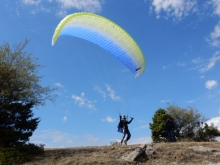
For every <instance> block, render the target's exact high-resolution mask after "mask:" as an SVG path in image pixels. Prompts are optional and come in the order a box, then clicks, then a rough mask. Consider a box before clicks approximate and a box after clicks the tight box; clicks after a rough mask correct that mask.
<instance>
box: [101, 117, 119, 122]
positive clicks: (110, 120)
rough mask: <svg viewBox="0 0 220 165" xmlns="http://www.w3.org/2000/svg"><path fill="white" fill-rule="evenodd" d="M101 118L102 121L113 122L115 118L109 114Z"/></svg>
mask: <svg viewBox="0 0 220 165" xmlns="http://www.w3.org/2000/svg"><path fill="white" fill-rule="evenodd" d="M101 120H102V121H104V122H109V123H113V122H115V121H116V119H114V118H112V117H110V116H106V118H105V119H101Z"/></svg>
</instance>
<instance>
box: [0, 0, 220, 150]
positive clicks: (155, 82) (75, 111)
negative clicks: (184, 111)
mask: <svg viewBox="0 0 220 165" xmlns="http://www.w3.org/2000/svg"><path fill="white" fill-rule="evenodd" d="M83 11H87V12H92V13H96V14H99V15H101V16H104V17H106V18H108V19H110V20H112V21H113V22H115V23H117V24H118V25H119V26H121V27H122V28H124V29H125V30H126V31H127V32H128V33H129V34H130V35H131V36H132V37H133V38H134V39H135V41H136V42H137V43H138V45H139V46H140V48H141V49H142V51H143V53H144V56H145V59H146V62H147V65H146V70H145V72H144V74H143V75H141V76H140V77H138V78H136V79H135V78H133V76H132V75H131V74H130V73H129V72H128V71H127V70H126V68H125V67H124V66H123V65H121V63H120V62H118V61H117V60H115V59H114V58H112V56H111V54H109V53H108V52H106V51H105V50H102V49H101V48H99V47H98V46H96V45H93V44H91V43H89V42H88V41H84V40H80V39H77V38H74V37H60V38H59V39H58V41H57V43H56V44H55V45H54V46H51V40H52V36H53V33H54V30H55V28H56V26H57V25H58V23H59V22H60V21H61V20H62V19H63V18H64V17H65V16H66V15H69V14H72V13H76V12H83ZM219 18H220V1H219V0H205V1H204V0H129V1H128V0H120V1H119V0H109V1H108V0H13V1H8V0H1V2H0V20H1V26H0V34H1V35H0V41H1V43H3V42H4V41H8V42H9V43H10V44H15V43H19V42H22V41H24V39H25V38H27V39H29V40H31V42H30V43H29V45H28V46H27V48H26V50H27V51H29V52H31V53H33V56H34V57H37V58H39V63H40V64H42V65H45V66H46V67H45V68H43V69H41V70H40V71H39V74H41V75H43V76H44V78H43V79H42V85H45V86H46V85H50V86H51V87H58V90H57V91H56V94H57V95H58V97H57V100H56V102H55V103H54V104H53V103H51V102H47V103H46V105H45V106H43V107H38V108H37V109H34V113H35V116H36V117H40V118H41V122H40V124H39V126H38V128H37V130H36V131H35V132H34V135H33V137H32V138H31V142H35V143H43V144H46V147H74V146H88V145H109V144H110V142H113V141H115V140H119V139H120V138H121V134H120V133H118V132H117V131H116V126H117V124H118V115H119V112H120V113H121V114H126V115H127V113H128V115H129V117H130V116H131V117H134V121H133V122H132V123H131V124H130V125H129V128H130V131H131V134H132V136H131V140H130V141H129V144H135V143H147V142H150V141H151V138H150V136H151V132H150V129H149V123H150V122H152V116H153V115H154V112H155V111H156V110H157V109H158V108H166V106H167V102H169V103H175V104H177V105H178V106H180V107H187V106H193V107H196V108H197V109H198V110H199V112H201V113H202V114H203V115H204V116H205V117H207V118H208V119H213V121H215V123H218V124H219V123H220V122H219V120H220V118H219V111H220V85H219V83H220V76H219V69H220V51H219V46H220V22H219ZM116 71H117V73H115V72H116ZM211 121H212V120H211ZM219 125H220V124H219Z"/></svg>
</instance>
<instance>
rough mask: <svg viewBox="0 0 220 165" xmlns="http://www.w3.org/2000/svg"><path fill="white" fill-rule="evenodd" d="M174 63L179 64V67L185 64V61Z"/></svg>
mask: <svg viewBox="0 0 220 165" xmlns="http://www.w3.org/2000/svg"><path fill="white" fill-rule="evenodd" d="M176 65H177V66H180V67H183V66H185V65H186V64H185V62H178V63H177V64H176Z"/></svg>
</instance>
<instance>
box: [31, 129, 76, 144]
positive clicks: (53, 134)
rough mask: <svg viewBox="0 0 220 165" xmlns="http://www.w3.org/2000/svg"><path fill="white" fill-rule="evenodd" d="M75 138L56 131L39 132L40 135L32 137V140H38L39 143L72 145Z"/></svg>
mask: <svg viewBox="0 0 220 165" xmlns="http://www.w3.org/2000/svg"><path fill="white" fill-rule="evenodd" d="M75 137H76V136H72V135H70V134H67V133H62V132H60V131H57V130H45V131H41V132H40V134H38V135H34V136H33V139H38V140H40V141H45V140H49V141H52V142H53V143H60V142H67V143H72V142H73V139H74V138H75Z"/></svg>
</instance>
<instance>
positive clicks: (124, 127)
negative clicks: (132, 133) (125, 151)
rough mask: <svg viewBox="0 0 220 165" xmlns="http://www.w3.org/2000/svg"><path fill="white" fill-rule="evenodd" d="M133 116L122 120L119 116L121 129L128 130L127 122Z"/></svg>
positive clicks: (128, 122)
mask: <svg viewBox="0 0 220 165" xmlns="http://www.w3.org/2000/svg"><path fill="white" fill-rule="evenodd" d="M132 120H133V118H131V120H130V121H127V120H126V119H125V120H123V119H122V117H121V116H120V125H121V127H122V128H123V129H125V130H128V124H130V123H131V122H132Z"/></svg>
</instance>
